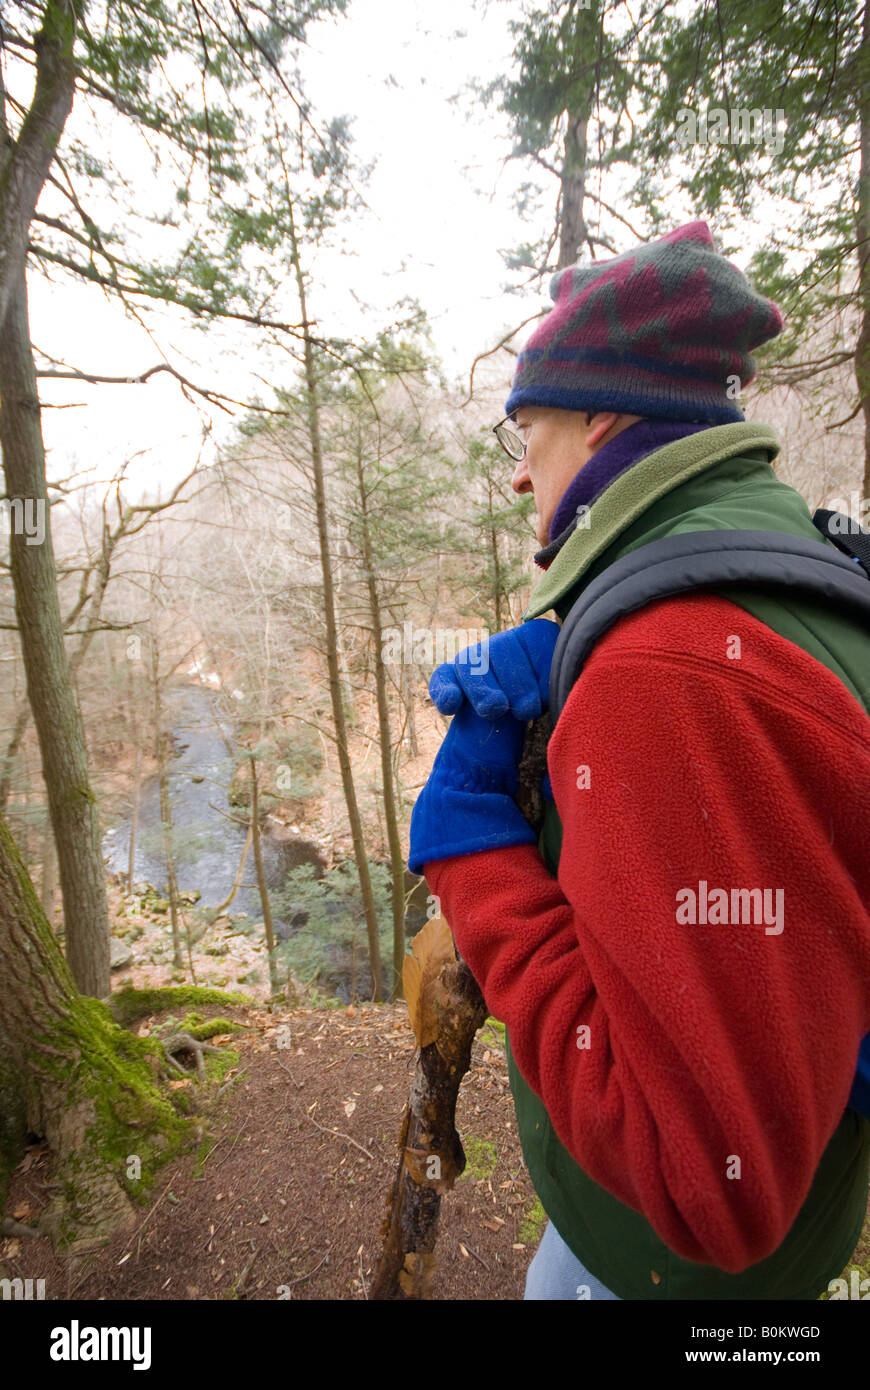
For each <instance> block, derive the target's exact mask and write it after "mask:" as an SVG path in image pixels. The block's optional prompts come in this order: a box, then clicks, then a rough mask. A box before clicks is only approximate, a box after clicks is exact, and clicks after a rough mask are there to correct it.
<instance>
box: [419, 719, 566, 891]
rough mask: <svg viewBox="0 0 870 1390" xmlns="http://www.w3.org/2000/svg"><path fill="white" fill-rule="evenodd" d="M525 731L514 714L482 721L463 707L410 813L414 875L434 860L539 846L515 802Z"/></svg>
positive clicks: (521, 721)
mask: <svg viewBox="0 0 870 1390" xmlns="http://www.w3.org/2000/svg"><path fill="white" fill-rule="evenodd" d="M525 730H526V726H525V721H523V720H520V719H515V718H514V717H513V716H512V715H510V714H505V715H503V716H502V717H501V718H499V719H497V720H494V719H484V718H482V716H481V715H479V714H477V713H475V711H474V709H473V708H472V707H471V705H470V704H469V703H468V701H465V702H464V703H463V704H462V706H461V708H460V709H459V710H458V711H457V713H456V714H455V715H454V716H453V719H452V721H451V723H450V728H449V729H448V730H447V736H446V738H445V739H444V742H443V743H442V745H441V747H440V749H439V750H438V755H437V757H436V759H435V762H434V764H433V766H432V772H431V773H430V775H429V780H428V782H427V783H426V785H425V787H424V788H423V790H422V791H421V793H420V795H419V796H418V797H417V800H416V802H415V804H414V810H413V811H412V813H411V841H410V850H409V854H408V868H409V869H410V870H411V872H412V873H414V874H422V872H423V865H424V864H425V863H427V862H428V861H429V860H430V859H446V858H448V856H450V855H453V854H473V853H474V852H475V851H476V850H482V849H501V848H504V847H505V846H507V845H534V844H537V838H538V837H537V836H536V834H535V832H534V831H533V830H532V827H531V826H530V825H529V823H528V821H527V820H526V818H525V816H524V815H523V814H522V812H521V811H520V809H519V807H518V806H517V803H516V801H515V800H514V797H515V795H516V792H517V787H518V785H519V778H518V774H517V765H518V763H519V760H520V757H521V755H522V751H523V738H524V735H525Z"/></svg>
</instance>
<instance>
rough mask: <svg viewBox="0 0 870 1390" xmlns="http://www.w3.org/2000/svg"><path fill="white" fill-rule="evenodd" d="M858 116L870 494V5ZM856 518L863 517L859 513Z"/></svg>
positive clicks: (868, 490)
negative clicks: (868, 71)
mask: <svg viewBox="0 0 870 1390" xmlns="http://www.w3.org/2000/svg"><path fill="white" fill-rule="evenodd" d="M861 47H862V63H861V66H860V68H859V72H860V83H859V91H860V97H859V105H858V119H859V132H860V145H861V164H860V168H859V171H858V197H857V212H856V216H855V240H856V242H857V244H858V298H859V303H860V322H861V327H860V331H859V333H858V341H857V342H856V344H855V380H856V382H857V385H858V398H859V401H860V403H861V413H862V414H863V417H864V491H863V496H864V497H865V498H868V497H870V77H868V75H867V67H868V64H870V5H868V4H865V5H864V27H863V35H862V45H861ZM856 520H858V521H861V520H863V518H862V517H857V518H856Z"/></svg>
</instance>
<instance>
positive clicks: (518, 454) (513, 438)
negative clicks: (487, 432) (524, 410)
mask: <svg viewBox="0 0 870 1390" xmlns="http://www.w3.org/2000/svg"><path fill="white" fill-rule="evenodd" d="M511 418H512V417H511V416H510V415H506V416H505V417H504V420H501V421H500V422H499V424H497V425H493V427H492V432H493V434H494V435H495V437H496V439H497V440H498V442H499V444H500V445H501V447H502V448H503V449H504V451H505V453H506V454H507V455H508V457H509V458H512V459H516V461H517V462H519V461H520V459H524V458H525V456H526V446H525V442H524V441H523V440H522V439H520V437H519V435H518V434H514V432H513V430H508V429H505V420H510V419H511Z"/></svg>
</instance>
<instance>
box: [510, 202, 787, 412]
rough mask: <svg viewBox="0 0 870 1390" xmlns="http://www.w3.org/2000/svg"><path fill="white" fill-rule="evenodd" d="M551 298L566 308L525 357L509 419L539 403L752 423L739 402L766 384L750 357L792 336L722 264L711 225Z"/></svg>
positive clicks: (567, 280) (670, 238) (564, 277)
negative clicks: (755, 384) (781, 336)
mask: <svg viewBox="0 0 870 1390" xmlns="http://www.w3.org/2000/svg"><path fill="white" fill-rule="evenodd" d="M550 296H551V298H552V299H554V300H555V308H553V309H551V310H550V312H549V313H548V314H547V316H546V318H545V319H544V320H543V321H542V322H541V323H540V324H539V325H538V327H537V328H536V329H535V331H534V333H533V334H532V336H531V337H530V338H529V341H528V342H527V343H526V346H525V347H524V348H523V350H522V352H521V353H520V357H519V362H518V363H517V369H516V372H515V373H514V379H513V385H512V388H511V393H510V396H509V397H508V400H507V403H506V404H505V414H506V415H513V413H514V411H515V410H518V409H519V407H520V406H521V405H540V406H556V407H558V408H560V409H562V410H590V411H593V412H594V411H599V410H615V411H618V412H624V413H625V414H628V415H641V416H644V417H659V418H665V419H669V420H698V421H706V422H709V423H711V424H717V425H718V424H726V423H728V422H730V421H733V420H742V419H743V418H744V416H743V412H742V410H740V408H739V407H738V405H737V403H736V399H735V398H736V396H737V394H738V392H740V391H742V390H743V388H744V387H745V386H746V385H747V383H748V382H750V381H751V380H752V378H753V377H754V376H755V364H754V362H753V360H752V357H751V356H750V353H751V352H752V349H753V348H757V347H758V346H759V345H760V344H761V343H766V342H767V340H768V339H769V338H775V337H776V335H777V334H778V333H779V332H780V331H781V330H782V316H781V314H780V312H779V309H778V308H777V306H776V305H775V304H774V303H773V301H772V300H770V299H764V298H762V296H761V295H759V294H756V292H755V291H754V290H753V288H752V286H751V285H750V283H749V281H748V280H747V278H746V276H745V275H744V274H743V271H742V270H738V268H737V266H735V265H732V264H731V262H730V261H726V260H725V258H724V257H723V256H720V255H718V253H717V252H716V249H715V247H714V245H713V238H712V236H711V234H710V228H709V227H708V226H707V224H706V222H689V223H687V225H686V226H684V227H677V228H676V230H675V231H673V232H669V233H668V234H667V236H664V237H662V238H661V240H660V241H650V242H647V243H646V244H644V245H643V246H638V247H636V248H635V249H634V250H633V251H626V252H625V253H624V254H623V255H621V256H616V257H615V258H614V259H613V260H609V261H598V262H593V263H592V264H591V265H572V266H568V267H567V269H565V270H560V271H557V273H556V274H555V275H554V276H553V278H552V279H551V281H550ZM729 378H731V380H730V382H729ZM726 392H727V394H726Z"/></svg>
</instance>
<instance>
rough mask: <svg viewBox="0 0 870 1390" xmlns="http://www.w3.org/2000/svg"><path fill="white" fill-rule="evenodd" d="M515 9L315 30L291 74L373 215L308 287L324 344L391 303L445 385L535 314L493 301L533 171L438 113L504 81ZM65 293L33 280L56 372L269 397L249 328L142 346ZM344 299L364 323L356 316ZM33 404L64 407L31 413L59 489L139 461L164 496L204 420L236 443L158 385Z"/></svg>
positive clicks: (395, 13)
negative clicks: (158, 366) (177, 374)
mask: <svg viewBox="0 0 870 1390" xmlns="http://www.w3.org/2000/svg"><path fill="white" fill-rule="evenodd" d="M512 11H514V12H515V7H513V6H511V5H505V4H497V5H490V6H489V7H488V8H487V10H486V12H485V13H483V12H479V11H477V10H472V9H471V8H470V6H469V4H468V0H440V3H439V4H438V5H437V6H433V5H432V4H431V0H428V2H427V0H352V4H351V7H350V10H349V15H348V17H346V18H345V19H343V20H337V21H336V22H334V23H331V24H324V25H322V26H319V27H312V29H311V30H310V31H309V33H310V37H311V40H312V42H311V44H310V47H309V48H308V50H306V51H303V53H302V56H301V61H300V67H301V69H302V72H303V75H304V80H305V86H306V91H307V93H308V95H309V97H310V98H311V99H312V101H313V104H314V106H315V109H316V110H317V111H318V112H319V113H320V116H321V118H322V119H323V120H324V121H325V120H326V119H327V118H329V117H332V116H336V115H341V114H347V115H349V116H352V117H355V121H354V125H353V133H354V150H355V153H356V156H357V158H358V160H359V161H360V162H361V163H368V162H371V160H372V159H373V158H375V157H376V156H377V158H378V165H377V167H376V169H375V171H374V173H373V175H372V177H371V179H370V181H369V183H368V185H367V186H366V188H365V190H364V192H365V195H366V198H367V201H368V203H369V205H370V207H371V209H372V212H371V213H369V214H366V213H363V214H359V213H357V214H354V215H352V216H353V220H352V221H349V222H348V223H346V224H345V226H344V229H343V235H344V237H345V238H347V239H348V240H349V241H350V242H351V245H352V247H353V250H354V251H355V252H356V253H357V254H355V255H353V256H347V255H346V256H344V257H336V256H331V257H328V258H324V257H322V255H321V256H320V257H319V266H318V270H321V269H326V268H328V275H327V276H326V277H324V276H323V275H322V274H318V277H317V281H316V283H315V286H314V290H313V294H312V305H311V309H312V312H313V313H314V315H315V316H316V317H317V318H318V320H319V323H320V325H321V327H322V329H323V331H324V332H327V333H329V334H341V333H346V332H350V333H355V334H360V335H364V334H365V333H366V332H367V331H369V332H374V331H376V330H377V328H378V327H379V326H381V325H382V324H385V323H386V322H389V321H390V320H389V318H388V307H389V305H390V304H392V303H394V302H395V301H396V300H398V299H399V298H400V297H401V296H402V295H406V294H412V295H415V296H416V297H417V298H418V299H419V301H420V302H421V304H422V305H423V307H424V308H425V309H426V310H427V312H428V314H429V315H430V320H431V324H432V330H433V336H434V339H435V344H436V347H437V349H438V351H439V352H440V353H441V355H442V359H443V362H444V366H445V369H446V371H447V373H448V375H449V376H457V375H458V376H461V377H467V373H468V369H469V367H470V364H471V362H472V360H473V358H474V357H475V356H476V354H477V353H478V352H480V351H481V350H482V349H483V348H485V347H487V346H489V345H490V344H491V343H493V342H494V341H496V340H497V338H498V337H499V336H501V334H502V333H503V331H504V330H505V329H506V328H507V327H508V326H515V325H516V324H518V323H520V322H521V321H522V320H523V319H524V318H526V317H527V316H528V315H529V314H531V313H534V312H535V310H536V309H537V308H541V307H544V305H545V303H546V302H548V301H546V298H545V296H546V289H544V292H543V295H538V296H534V295H533V296H532V297H531V298H530V297H529V296H528V295H526V296H523V297H518V296H511V295H506V294H505V293H504V292H503V290H502V285H503V284H504V283H506V282H507V281H508V280H509V279H510V275H509V273H508V272H507V271H506V270H505V267H504V262H503V260H502V258H501V256H500V254H499V250H500V248H505V247H508V246H512V245H515V244H517V243H518V242H519V241H521V240H523V239H524V238H525V237H527V236H528V229H527V228H524V227H523V226H522V224H521V223H520V221H519V219H518V218H517V216H516V214H515V213H514V212H513V209H512V207H511V199H510V193H511V190H512V189H513V188H515V187H516V186H517V185H518V184H519V183H520V182H522V181H523V180H526V179H528V178H529V170H528V167H523V166H522V165H521V164H520V163H519V162H513V161H512V162H511V163H510V164H508V165H507V167H506V168H504V169H503V168H502V163H503V160H504V157H505V155H506V154H507V153H508V152H509V150H510V139H509V137H508V135H507V129H506V124H505V123H504V121H503V120H502V119H500V118H499V117H498V116H497V114H496V113H495V111H493V110H485V109H484V108H483V107H482V106H481V105H477V106H476V107H472V104H471V101H470V98H468V97H465V98H464V99H462V100H460V101H459V102H457V103H454V104H451V103H450V101H449V100H448V99H449V97H450V96H452V95H453V94H454V93H457V92H459V91H460V89H461V88H462V87H463V85H464V84H465V82H466V81H468V80H469V79H470V78H472V77H476V78H478V79H480V80H481V81H486V80H488V79H489V78H490V77H491V76H493V75H495V74H496V73H498V72H499V71H506V70H507V67H508V65H509V62H510V53H511V40H510V35H509V33H508V30H507V19H508V17H509V15H510V14H511V12H512ZM457 31H462V33H464V34H465V35H466V36H465V37H456V36H455V35H456V33H457ZM395 83H398V84H399V85H394V84H395ZM73 114H74V115H75V114H76V112H75V111H74V113H73ZM81 128H82V127H79V129H81ZM131 158H136V159H141V161H142V169H141V180H142V182H143V186H144V184H145V183H146V181H147V179H148V177H149V174H150V170H149V168H148V161H147V156H146V155H145V152H144V150H140V151H139V152H138V154H136V155H132V154H131ZM539 231H540V228H536V229H535V233H536V234H537V233H538V232H539ZM288 273H289V272H288ZM67 283H68V287H67V286H66V285H64V287H63V288H61V285H60V282H58V284H55V285H47V284H46V283H45V282H44V281H42V280H41V278H39V277H37V276H36V275H31V279H30V310H31V325H32V336H33V341H34V343H35V345H36V346H37V347H39V348H41V349H43V350H45V351H46V352H48V353H50V354H51V355H52V356H54V357H57V358H61V359H62V360H63V361H65V362H66V363H68V364H70V365H74V366H76V367H79V368H81V369H85V370H88V371H92V372H94V373H97V374H109V375H132V374H135V373H137V372H140V371H143V370H145V369H146V368H147V367H149V366H153V365H154V364H155V363H156V362H158V361H159V360H161V358H163V357H164V356H165V358H166V359H167V360H169V361H170V362H171V363H172V364H173V365H174V366H176V367H177V368H178V369H179V370H180V371H183V372H184V373H185V375H187V376H188V377H189V378H190V379H191V380H193V381H195V382H197V383H199V384H202V385H205V386H209V387H216V388H217V389H220V390H225V391H227V392H228V393H229V394H231V395H234V396H236V397H237V398H238V399H241V400H245V399H247V398H248V396H249V395H253V394H254V393H255V392H256V391H257V390H258V388H259V391H260V394H261V396H262V395H263V394H264V393H263V388H262V386H261V385H260V384H259V383H258V382H257V380H256V379H255V377H254V376H253V375H252V373H256V372H257V371H259V372H262V373H265V374H266V375H268V373H269V370H270V368H269V365H268V363H267V362H266V360H265V359H264V357H263V355H262V353H261V352H260V347H259V344H258V341H257V334H256V330H253V329H250V330H246V329H245V328H244V327H242V326H239V327H238V328H236V327H234V328H233V329H232V338H227V336H226V335H225V334H223V333H220V332H216V331H214V330H212V331H211V332H210V333H209V334H208V335H205V334H203V333H202V331H196V330H191V329H190V328H188V327H186V326H185V321H184V315H183V311H176V312H166V311H154V310H146V317H147V319H148V322H149V323H150V325H151V326H152V329H154V331H155V342H153V343H152V342H151V341H150V340H149V338H148V336H147V335H146V334H145V333H144V332H143V330H142V328H141V327H140V326H139V325H137V324H135V323H134V322H133V321H131V320H130V319H128V318H127V316H126V315H125V313H124V311H123V309H122V308H121V307H120V306H119V305H118V304H117V302H114V301H110V300H109V298H108V296H107V295H105V294H104V293H103V291H101V290H100V289H99V288H98V287H92V286H85V285H81V284H74V283H70V282H69V281H68V282H67ZM354 292H355V293H356V294H358V295H359V296H360V297H361V298H362V299H364V300H366V301H367V302H368V303H370V304H372V305H373V306H375V308H376V312H375V313H374V314H370V315H369V316H368V318H366V317H365V315H364V314H363V313H362V311H361V310H360V309H359V308H358V306H357V305H356V303H355V301H354V298H353V293H354ZM291 299H292V296H289V295H288V302H290V301H291ZM140 303H141V301H140ZM378 309H380V311H381V312H380V313H379V312H377V310H378ZM530 331H531V329H530V328H527V329H525V330H523V332H522V333H521V334H520V336H519V340H518V341H519V343H522V341H523V340H524V338H525V337H526V336H527V335H528V333H529V332H530ZM221 339H222V340H223V344H224V346H223V349H221V347H220V343H219V340H221ZM290 367H291V363H290V361H289V359H288V361H287V371H288V373H289V370H290ZM272 370H275V368H274V367H273V368H272ZM277 370H279V371H280V370H282V367H281V365H280V362H279V364H278V367H277ZM40 394H41V397H42V399H43V401H45V402H48V403H51V404H52V405H61V404H64V405H67V406H68V407H69V408H65V409H47V410H45V411H44V413H43V426H44V432H45V437H46V443H47V445H48V447H49V450H50V453H49V473H50V475H53V476H58V477H59V476H63V475H65V474H67V473H69V471H70V470H71V469H77V470H79V471H84V470H88V469H90V470H93V473H92V476H96V477H110V476H111V472H112V469H113V467H114V465H115V464H117V462H118V461H119V460H122V459H124V458H126V457H130V456H131V455H132V454H133V453H134V452H137V453H139V454H141V458H140V459H138V460H137V461H136V463H135V465H134V466H133V467H132V468H131V469H130V471H129V474H128V476H129V477H130V479H131V481H134V480H135V481H136V482H137V483H138V485H139V486H141V487H144V486H150V487H153V486H155V484H156V483H157V481H158V480H159V481H160V483H161V486H163V487H166V486H168V485H171V483H172V481H173V480H174V479H175V478H177V477H178V476H181V471H182V470H183V469H186V468H187V467H189V466H190V465H191V464H192V462H193V460H194V458H195V456H196V452H197V449H198V448H199V443H200V438H201V420H202V417H203V415H204V414H207V413H211V414H212V418H213V419H214V422H215V434H216V435H218V434H226V432H227V431H228V429H229V428H230V421H229V420H228V418H227V416H226V415H224V414H223V413H222V412H221V411H219V410H218V411H212V412H208V411H207V408H206V407H205V406H204V405H203V404H200V405H197V406H194V405H190V404H189V403H188V402H186V401H185V399H184V397H183V396H182V394H181V391H180V389H179V386H178V384H177V383H176V382H175V381H173V380H172V379H171V378H170V377H169V376H168V374H166V373H161V374H158V375H157V376H155V377H152V378H151V379H150V380H149V382H148V383H147V384H145V385H136V386H126V385H124V386H114V385H111V386H110V385H100V386H89V385H87V384H84V383H77V382H73V383H68V382H56V381H53V380H46V379H42V380H41V382H40ZM70 403H77V404H75V405H74V406H73V405H70ZM79 403H80V404H79ZM241 413H242V412H241V411H239V412H238V414H239V415H240V414H241Z"/></svg>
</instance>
